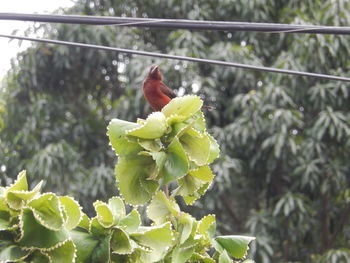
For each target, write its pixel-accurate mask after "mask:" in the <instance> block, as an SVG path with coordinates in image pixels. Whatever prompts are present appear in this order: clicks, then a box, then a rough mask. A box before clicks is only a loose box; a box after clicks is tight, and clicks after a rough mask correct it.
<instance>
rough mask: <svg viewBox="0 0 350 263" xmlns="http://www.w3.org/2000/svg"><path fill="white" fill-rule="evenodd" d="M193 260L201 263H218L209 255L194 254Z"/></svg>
mask: <svg viewBox="0 0 350 263" xmlns="http://www.w3.org/2000/svg"><path fill="white" fill-rule="evenodd" d="M191 260H193V261H195V262H201V263H215V262H216V261H215V260H214V259H212V258H211V257H210V256H209V255H201V254H199V253H193V255H192V257H191Z"/></svg>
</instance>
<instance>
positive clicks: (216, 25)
mask: <svg viewBox="0 0 350 263" xmlns="http://www.w3.org/2000/svg"><path fill="white" fill-rule="evenodd" d="M0 20H19V21H32V22H46V23H67V24H86V25H118V26H133V27H148V28H165V29H189V30H219V31H254V32H262V33H316V34H341V35H349V34H350V27H336V26H316V25H289V24H272V23H249V22H227V21H200V20H185V19H156V18H131V17H111V16H78V15H43V14H17V13H0Z"/></svg>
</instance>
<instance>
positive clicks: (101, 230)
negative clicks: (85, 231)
mask: <svg viewBox="0 0 350 263" xmlns="http://www.w3.org/2000/svg"><path fill="white" fill-rule="evenodd" d="M89 230H90V231H89V232H90V233H91V234H93V235H94V236H106V235H107V234H108V233H109V232H110V228H109V227H105V226H104V225H102V224H101V223H100V220H99V219H98V218H97V217H94V218H92V219H91V220H90V228H89Z"/></svg>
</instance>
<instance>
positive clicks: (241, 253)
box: [214, 236, 255, 259]
mask: <svg viewBox="0 0 350 263" xmlns="http://www.w3.org/2000/svg"><path fill="white" fill-rule="evenodd" d="M253 240H255V237H250V236H218V237H216V238H215V241H216V244H215V243H214V244H215V248H216V250H218V251H219V252H220V253H222V252H223V250H226V251H227V252H228V253H229V254H230V255H231V256H232V257H235V258H237V259H241V258H243V257H245V256H246V254H247V251H248V249H249V247H248V245H249V243H250V242H251V241H253Z"/></svg>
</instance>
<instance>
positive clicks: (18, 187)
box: [5, 170, 28, 196]
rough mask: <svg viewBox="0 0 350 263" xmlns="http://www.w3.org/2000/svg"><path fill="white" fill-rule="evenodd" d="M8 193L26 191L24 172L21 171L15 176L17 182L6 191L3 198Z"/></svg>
mask: <svg viewBox="0 0 350 263" xmlns="http://www.w3.org/2000/svg"><path fill="white" fill-rule="evenodd" d="M9 191H28V182H27V176H26V171H25V170H24V171H21V172H20V173H19V174H18V175H17V180H16V181H15V182H14V183H13V184H12V185H11V186H10V187H8V188H7V189H6V191H5V196H6V194H7V193H8V192H9Z"/></svg>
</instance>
